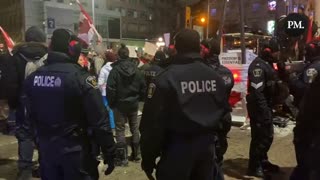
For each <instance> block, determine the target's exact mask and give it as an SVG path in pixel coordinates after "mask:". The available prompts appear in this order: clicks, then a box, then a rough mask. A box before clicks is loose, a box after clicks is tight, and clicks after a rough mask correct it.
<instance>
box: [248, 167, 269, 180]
mask: <svg viewBox="0 0 320 180" xmlns="http://www.w3.org/2000/svg"><path fill="white" fill-rule="evenodd" d="M247 175H248V176H254V177H259V178H265V174H264V172H263V169H262V167H256V168H251V167H249V169H248V172H247Z"/></svg>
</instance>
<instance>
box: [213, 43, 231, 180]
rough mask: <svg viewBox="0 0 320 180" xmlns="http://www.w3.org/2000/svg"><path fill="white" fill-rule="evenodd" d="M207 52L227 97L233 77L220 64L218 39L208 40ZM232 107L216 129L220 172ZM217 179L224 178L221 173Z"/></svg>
mask: <svg viewBox="0 0 320 180" xmlns="http://www.w3.org/2000/svg"><path fill="white" fill-rule="evenodd" d="M209 44H210V45H209V48H210V50H209V54H208V58H207V61H208V63H209V64H210V65H211V66H212V67H213V69H214V70H215V71H216V72H217V73H218V74H219V75H220V76H221V77H222V79H223V80H224V83H225V85H226V88H227V91H226V96H227V97H228V98H229V97H230V94H231V90H232V88H233V86H234V78H233V74H232V72H231V71H230V70H229V69H228V68H227V67H225V66H223V65H221V64H220V60H219V54H220V41H219V39H217V38H215V39H212V40H211V41H210V42H209ZM231 111H232V108H231V107H229V113H227V114H226V116H225V117H223V118H222V119H221V121H220V125H219V131H218V143H217V147H216V148H217V149H216V151H217V163H218V165H219V166H220V168H221V169H220V171H219V172H222V164H223V155H224V154H225V153H226V152H227V149H228V141H227V134H228V132H229V131H230V129H231V124H232V119H231ZM217 179H224V176H223V173H221V174H220V175H219V176H218V177H217Z"/></svg>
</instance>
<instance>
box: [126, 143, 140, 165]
mask: <svg viewBox="0 0 320 180" xmlns="http://www.w3.org/2000/svg"><path fill="white" fill-rule="evenodd" d="M131 150H132V152H131V155H130V157H129V161H133V162H139V161H140V160H141V158H140V145H139V144H137V143H132V144H131Z"/></svg>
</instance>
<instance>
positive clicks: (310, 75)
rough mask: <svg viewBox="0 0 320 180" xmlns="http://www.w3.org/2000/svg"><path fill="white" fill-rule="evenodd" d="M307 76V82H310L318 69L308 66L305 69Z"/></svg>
mask: <svg viewBox="0 0 320 180" xmlns="http://www.w3.org/2000/svg"><path fill="white" fill-rule="evenodd" d="M306 74H307V77H308V82H309V83H312V82H313V81H314V80H315V78H316V77H317V76H318V71H317V70H316V69H315V68H309V69H307V71H306Z"/></svg>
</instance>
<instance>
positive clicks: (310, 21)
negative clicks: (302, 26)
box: [306, 17, 313, 43]
mask: <svg viewBox="0 0 320 180" xmlns="http://www.w3.org/2000/svg"><path fill="white" fill-rule="evenodd" d="M312 25H313V18H312V17H310V19H309V25H308V34H307V42H306V43H309V42H310V41H312V39H313V37H312Z"/></svg>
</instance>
